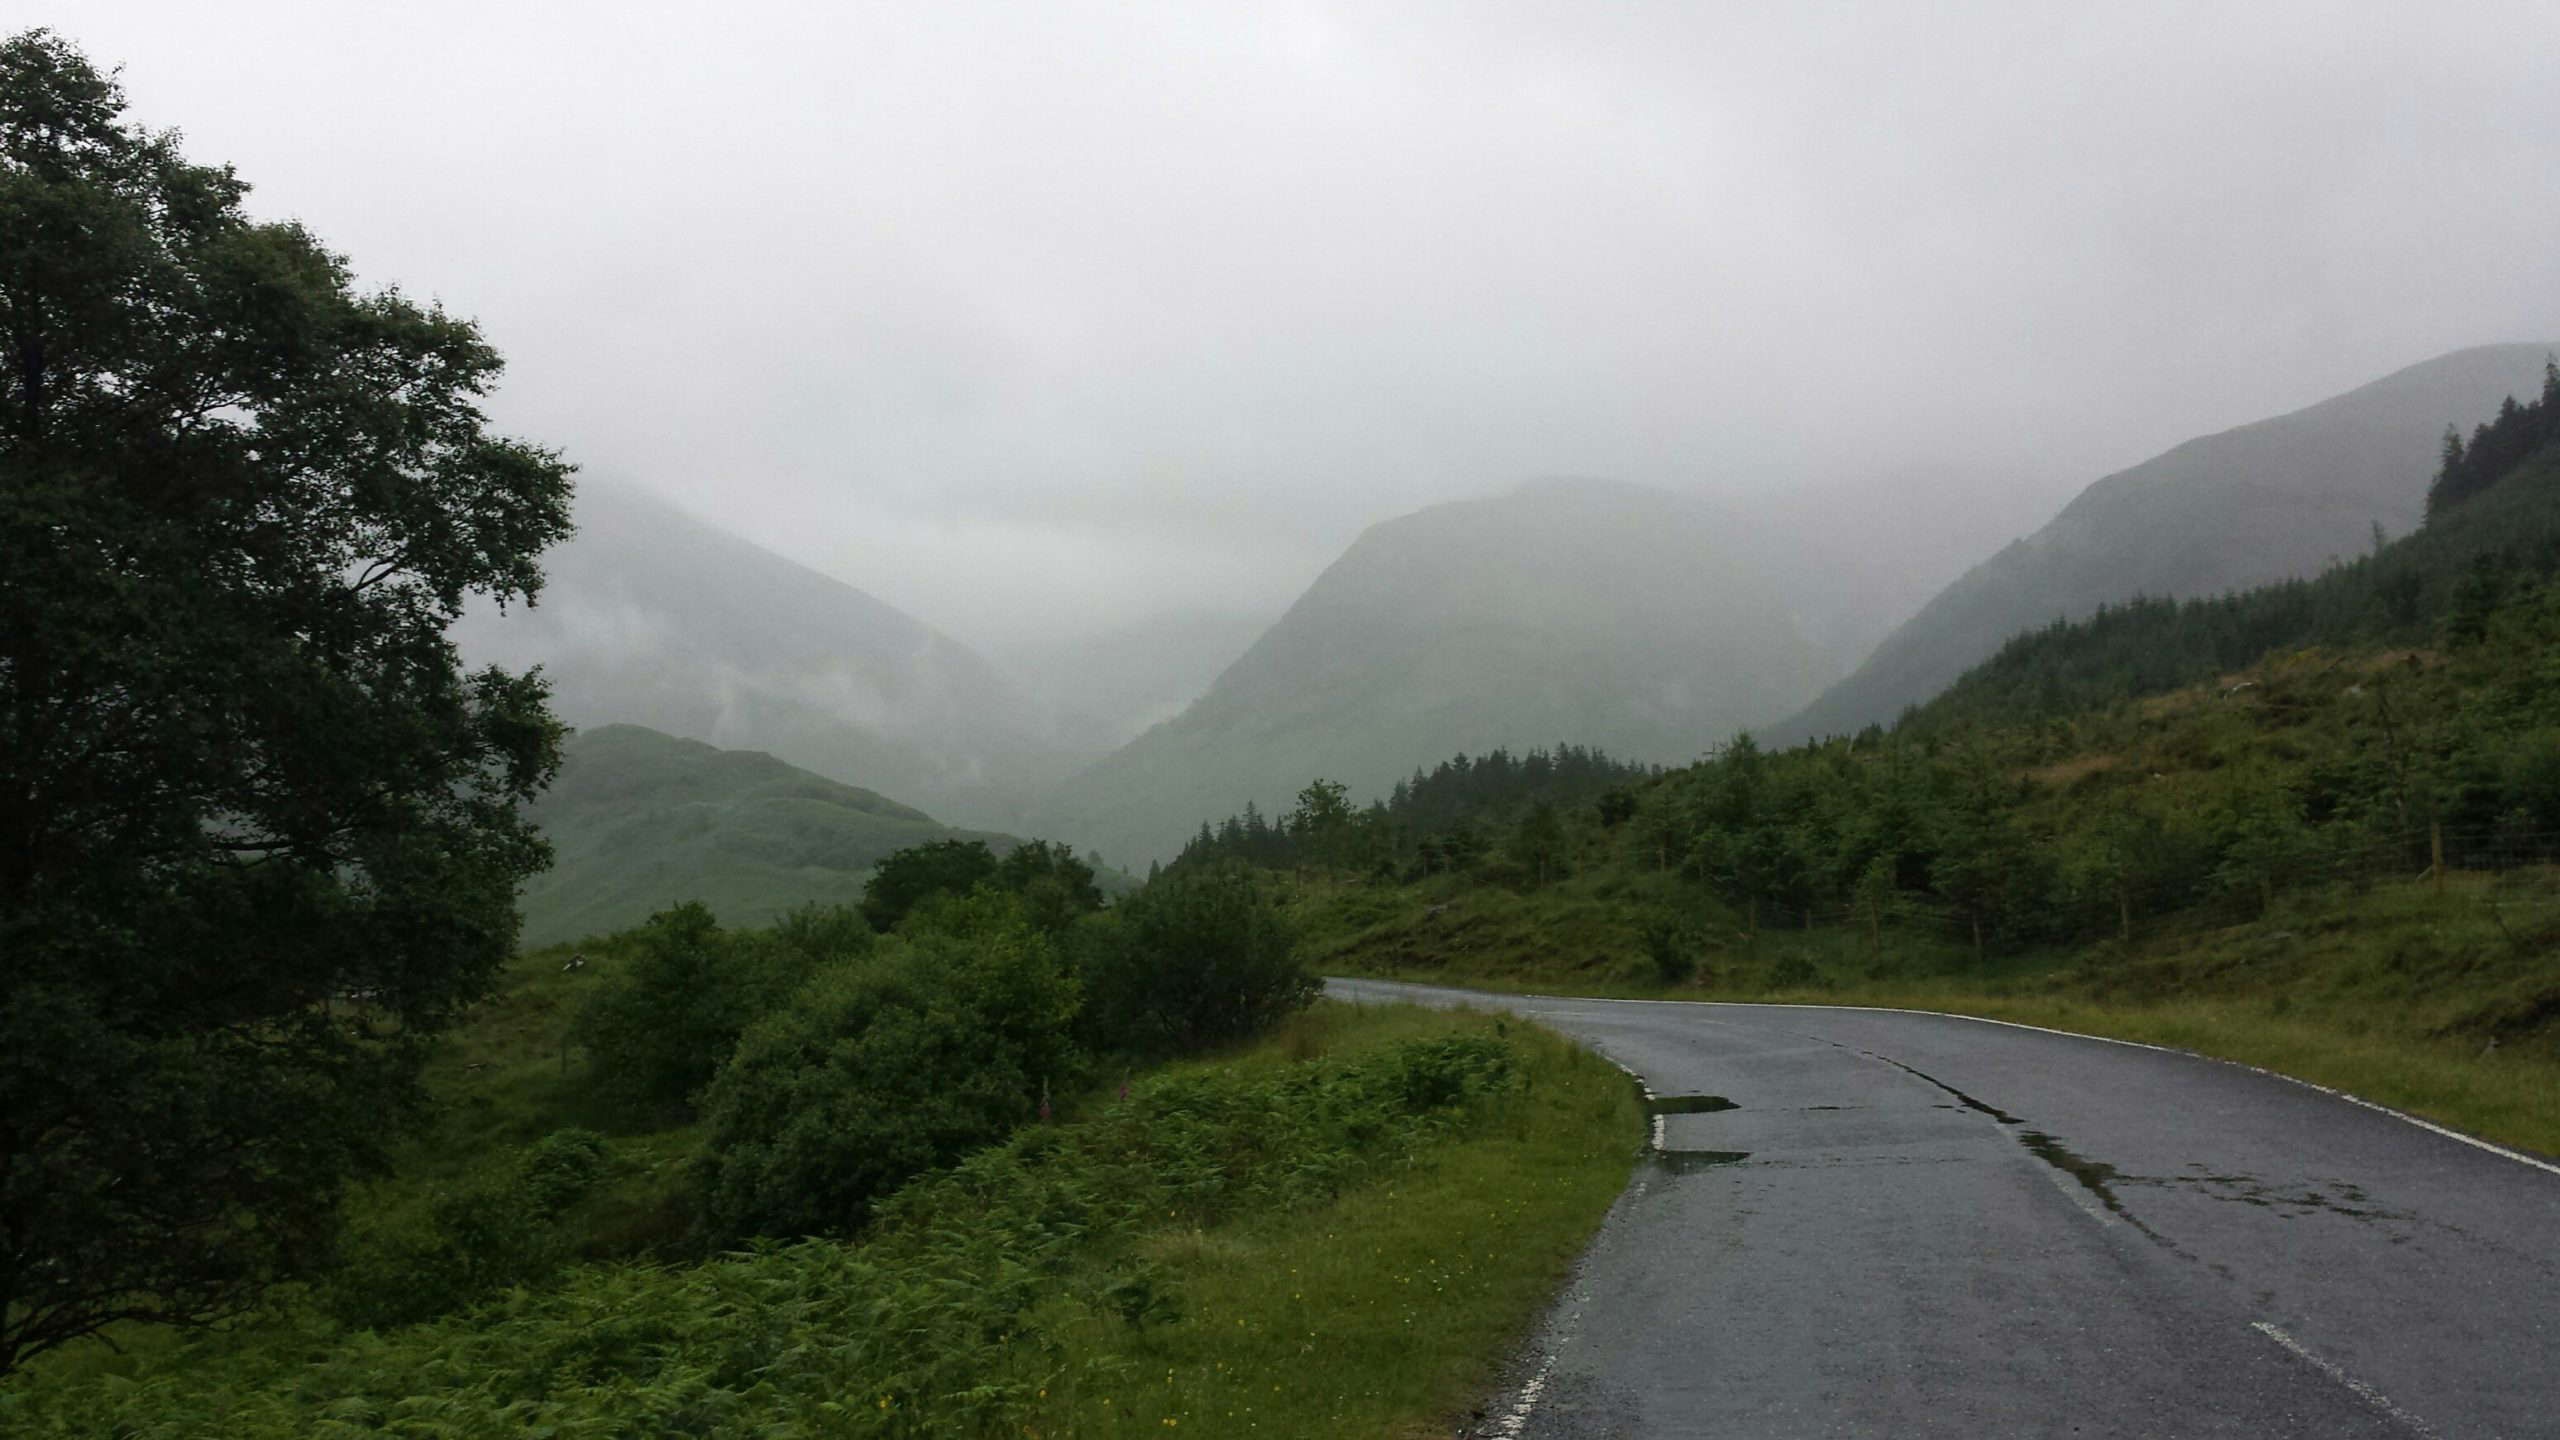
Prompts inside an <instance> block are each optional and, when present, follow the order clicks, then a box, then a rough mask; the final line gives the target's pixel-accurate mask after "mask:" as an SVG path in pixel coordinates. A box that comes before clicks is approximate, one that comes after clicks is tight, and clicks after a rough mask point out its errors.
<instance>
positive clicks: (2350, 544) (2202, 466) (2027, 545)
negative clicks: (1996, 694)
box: [1766, 343, 2553, 743]
mask: <svg viewBox="0 0 2560 1440" xmlns="http://www.w3.org/2000/svg"><path fill="white" fill-rule="evenodd" d="M2552 349H2553V346H2552V345H2551V344H2549V343H2536V344H2510V345H2484V346H2476V347H2473V348H2469V349H2463V350H2456V351H2452V352H2450V353H2448V354H2445V355H2440V356H2438V357H2436V358H2435V359H2432V360H2428V361H2424V362H2422V363H2420V364H2416V365H2412V366H2409V367H2408V368H2406V369H2403V370H2399V371H2395V372H2394V373H2392V374H2390V375H2386V376H2384V377H2382V378H2381V379H2379V380H2375V381H2373V382H2371V383H2369V384H2366V385H2363V386H2360V387H2358V388H2356V389H2354V390H2350V391H2348V392H2346V393H2345V394H2342V395H2338V396H2334V397H2332V398H2330V399H2328V400H2324V401H2321V402H2319V403H2318V404H2315V405H2311V406H2307V407H2305V408H2303V409H2300V410H2296V411H2293V412H2291V413H2289V414H2285V415H2280V416H2276V417H2274V418H2272V419H2268V420H2262V421H2258V422H2256V423H2254V424H2250V425H2243V426H2240V427H2238V428H2236V429H2232V430H2227V431H2223V432H2221V433H2219V434H2215V435H2207V436H2202V437H2199V438H2197V439H2193V440H2189V441H2187V442H2185V443H2183V444H2181V445H2178V446H2175V447H2174V448H2172V449H2170V450H2168V451H2166V452H2164V453H2162V454H2160V455H2158V456H2155V457H2154V458H2152V459H2150V460H2147V461H2145V462H2143V463H2142V464H2140V465H2136V466H2134V467H2133V468H2131V469H2128V470H2124V471H2120V472H2118V473H2116V474H2113V475H2110V476H2107V477H2106V478H2104V479H2102V480H2099V481H2097V482H2096V483H2094V484H2092V485H2090V486H2089V487H2088V488H2087V489H2086V490H2083V491H2082V492H2081V493H2080V495H2079V496H2078V497H2077V498H2075V499H2073V500H2072V501H2071V503H2070V504H2068V505H2066V506H2065V507H2063V510H2062V512H2061V513H2060V514H2058V515H2056V516H2055V517H2054V519H2053V520H2052V521H2051V522H2050V523H2049V524H2047V525H2046V526H2044V527H2043V528H2042V529H2040V530H2038V531H2037V532H2036V533H2035V534H2033V535H2030V536H2028V537H2026V538H2025V539H2022V540H2017V541H2013V542H2011V543H2010V544H2009V545H2008V546H2007V547H2006V548H2004V549H2002V550H2001V551H2000V552H1999V553H1998V554H1995V555H1993V556H1992V557H1991V558H1990V559H1988V560H1986V561H1984V562H1982V563H1981V564H1980V565H1977V566H1975V567H1974V568H1973V569H1972V570H1971V571H1969V572H1968V573H1967V574H1965V575H1964V576H1963V578H1961V579H1959V580H1957V581H1956V582H1955V583H1954V584H1952V585H1949V586H1948V587H1947V588H1946V589H1945V590H1944V591H1942V592H1940V593H1939V594H1938V596H1937V597H1936V598H1934V599H1932V600H1931V601H1929V603H1928V604H1927V605H1925V606H1923V607H1921V609H1920V611H1919V612H1918V613H1917V614H1916V615H1914V616H1912V617H1911V618H1910V619H1909V620H1907V621H1905V622H1904V623H1903V624H1902V625H1901V626H1900V627H1898V628H1897V629H1895V630H1894V631H1893V633H1892V634H1890V635H1888V636H1887V637H1886V638H1885V640H1884V641H1883V643H1881V644H1880V645H1878V646H1877V647H1876V650H1875V652H1874V654H1872V655H1870V656H1869V657H1868V658H1867V659H1866V661H1865V663H1864V664H1862V665H1860V666H1859V667H1858V668H1857V669H1856V670H1855V671H1854V672H1852V673H1851V674H1850V675H1849V676H1848V677H1847V678H1846V679H1844V680H1842V681H1840V683H1838V684H1837V685H1835V686H1833V687H1831V688H1830V689H1829V690H1828V691H1826V692H1824V694H1823V695H1822V696H1821V698H1819V699H1818V700H1816V701H1815V702H1814V703H1813V704H1811V705H1810V706H1808V707H1806V708H1805V709H1804V710H1803V711H1802V712H1801V713H1798V714H1796V715H1794V716H1793V717H1791V718H1790V719H1788V720H1787V721H1786V722H1784V723H1783V724H1780V725H1777V726H1775V727H1773V728H1772V729H1771V731H1770V733H1769V735H1768V736H1767V737H1766V738H1770V739H1773V740H1776V741H1778V742H1782V743H1784V742H1792V741H1795V740H1800V739H1806V738H1810V737H1812V736H1816V735H1822V734H1843V733H1848V732H1851V731H1855V730H1858V729H1860V728H1862V727H1864V726H1866V725H1868V724H1879V723H1890V722H1891V721H1892V720H1893V719H1894V717H1895V716H1896V715H1897V714H1899V713H1900V712H1901V711H1902V710H1903V709H1904V708H1905V707H1906V706H1910V705H1915V704H1920V703H1922V702H1925V701H1927V700H1928V699H1929V698H1931V697H1932V696H1934V695H1936V694H1938V693H1939V692H1940V691H1942V690H1944V689H1945V688H1946V687H1947V686H1949V685H1950V684H1952V683H1954V681H1955V680H1956V678H1957V677H1958V676H1960V675H1962V674H1963V673H1964V672H1965V671H1966V670H1967V669H1969V668H1971V667H1972V666H1973V665H1975V664H1977V663H1979V662H1981V661H1982V660H1985V659H1987V658H1989V657H1990V656H1991V654H1992V653H1993V652H1994V651H1996V650H1998V649H1999V648H2000V646H2001V644H2002V643H2003V642H2005V641H2006V640H2008V639H2009V638H2010V637H2011V636H2012V635H2015V634H2017V633H2019V632H2021V631H2024V630H2029V629H2032V628H2035V627H2037V626H2041V625H2044V624H2047V623H2050V622H2051V621H2054V620H2056V619H2079V618H2082V617H2085V616H2087V615H2089V614H2090V613H2092V612H2093V611H2095V610H2096V609H2097V608H2098V607H2099V606H2100V605H2104V604H2108V603H2110V602H2116V601H2123V600H2129V599H2132V598H2134V597H2135V596H2151V597H2157V598H2172V599H2180V598H2190V597H2197V596H2209V595H2219V594H2222V593H2224V592H2226V591H2233V590H2244V589H2248V588H2251V587H2253V586H2258V585H2264V584H2267V583H2270V582H2273V581H2277V580H2283V579H2290V578H2295V577H2300V576H2307V575H2313V574H2317V573H2318V572H2319V571H2320V570H2322V569H2323V568H2325V567H2326V566H2328V565H2330V564H2331V563H2333V562H2335V561H2337V560H2340V559H2343V558H2346V557H2350V556H2354V555H2357V554H2361V553H2363V552H2365V551H2367V550H2369V549H2371V548H2372V546H2373V536H2374V527H2375V526H2377V525H2379V526H2381V527H2382V529H2383V530H2384V532H2386V533H2387V534H2390V535H2405V534H2407V533H2408V532H2409V531H2411V530H2413V529H2415V528H2416V527H2417V525H2418V522H2419V520H2420V518H2421V515H2422V512H2423V509H2424V503H2425V498H2426V486H2427V477H2428V476H2429V475H2430V474H2432V473H2433V471H2434V468H2435V465H2436V462H2437V458H2438V452H2439V447H2440V445H2441V444H2442V439H2443V434H2444V429H2445V427H2446V426H2447V425H2448V424H2451V425H2455V426H2458V427H2459V428H2461V429H2462V431H2463V432H2464V433H2465V434H2468V433H2469V431H2470V429H2471V427H2472V426H2473V425H2474V424H2476V423H2478V422H2479V421H2481V420H2483V419H2486V418H2487V417H2488V416H2489V415H2490V414H2491V413H2492V412H2493V411H2495V410H2496V409H2497V407H2498V403H2499V401H2500V400H2502V399H2504V398H2505V397H2507V396H2509V395H2530V394H2534V393H2536V392H2538V391H2539V389H2540V388H2541V383H2542V365H2543V361H2544V358H2545V357H2546V356H2547V355H2549V354H2550V353H2551V351H2552Z"/></svg>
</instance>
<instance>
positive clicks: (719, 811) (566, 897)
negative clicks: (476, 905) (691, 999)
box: [520, 725, 1012, 948]
mask: <svg viewBox="0 0 2560 1440" xmlns="http://www.w3.org/2000/svg"><path fill="white" fill-rule="evenodd" d="M531 814H532V817H533V820H534V822H535V823H536V824H538V825H540V826H541V827H542V831H543V833H544V834H545V835H547V836H548V837H550V840H551V845H552V849H553V851H554V861H553V864H552V867H551V869H549V870H547V871H545V872H543V873H542V874H540V875H537V876H535V877H534V878H533V879H532V880H531V881H529V882H527V883H526V885H525V888H524V892H523V895H522V897H521V900H520V904H521V907H522V909H523V911H524V936H523V943H524V945H525V946H527V947H528V948H530V947H534V946H540V945H549V944H552V943H554V942H556V941H562V940H575V939H579V938H581V937H583V936H587V935H594V934H600V933H603V932H605V931H610V930H620V929H623V928H626V927H628V926H631V925H636V924H638V923H640V922H641V921H642V920H645V919H647V918H648V917H649V915H650V913H651V912H652V911H656V910H661V909H664V908H666V907H667V906H670V905H674V904H678V903H681V902H683V901H686V900H700V901H702V902H703V903H704V904H706V905H709V906H710V907H711V911H712V913H713V914H715V915H717V916H719V917H720V921H721V923H722V924H724V925H730V926H754V925H765V924H770V923H772V922H773V921H774V920H775V919H777V918H779V917H780V916H781V915H782V914H783V913H784V912H786V911H789V910H791V909H792V908H794V907H795V906H799V905H804V904H808V903H811V902H818V903H824V904H847V905H849V904H852V903H853V902H855V901H857V900H859V899H861V898H862V882H863V881H864V879H865V878H867V876H868V875H869V873H870V870H871V867H872V866H873V865H874V864H876V863H878V862H879V860H880V859H881V857H883V856H885V855H887V854H889V853H890V852H891V851H893V850H899V849H903V848H905V847H907V846H909V845H921V844H924V843H926V842H927V841H932V840H943V839H952V838H958V839H978V840H986V841H988V842H990V843H991V844H992V845H994V847H995V848H997V849H999V850H1001V849H1004V848H1007V847H1008V846H1010V845H1011V844H1012V841H1011V840H1010V839H1009V838H1008V837H1005V836H1001V835H989V834H984V833H979V832H969V831H960V830H954V829H952V828H950V827H949V826H946V825H942V824H939V823H937V822H936V821H935V820H934V819H933V818H932V817H931V816H929V815H927V814H925V813H924V812H923V811H921V810H916V809H911V808H909V807H908V806H905V805H901V804H899V803H897V802H896V801H894V800H890V799H887V798H885V797H883V796H880V795H877V794H874V793H873V792H871V791H869V790H863V789H859V788H857V787H855V786H851V785H842V784H838V783H837V782H835V781H833V780H829V779H827V778H826V777H824V776H821V775H813V774H810V773H809V772H808V771H806V770H802V769H799V768H797V767H796V766H792V765H787V764H784V763H783V762H782V761H780V760H777V759H775V758H774V757H772V756H770V755H764V754H758V753H756V752H753V751H745V750H722V749H718V748H715V747H713V746H710V745H705V744H703V743H702V742H701V741H699V740H679V739H677V738H676V737H675V736H672V735H662V734H660V733H659V732H657V731H655V730H649V729H644V728H642V727H640V726H637V725H607V726H604V727H602V728H600V729H595V730H585V731H581V732H579V733H578V734H576V735H574V736H572V737H570V740H569V743H568V746H567V748H566V751H565V753H564V754H563V756H562V759H561V764H560V775H559V778H558V779H556V780H554V781H553V782H552V785H551V788H550V789H549V790H547V791H545V792H544V793H543V795H542V797H541V798H540V799H538V800H536V801H535V802H534V804H533V807H532V810H531Z"/></svg>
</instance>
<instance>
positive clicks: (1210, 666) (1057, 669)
mask: <svg viewBox="0 0 2560 1440" xmlns="http://www.w3.org/2000/svg"><path fill="white" fill-rule="evenodd" d="M1271 620H1272V616H1271V615H1270V613H1269V612H1268V611H1265V612H1261V613H1258V614H1244V613H1238V612H1233V611H1224V610H1182V611H1174V612H1170V613H1166V614H1160V615H1151V616H1147V617H1145V618H1143V619H1139V620H1134V621H1130V622H1127V623H1124V624H1120V625H1115V626H1112V627H1110V628H1108V629H1104V630H1099V631H1094V632H1091V633H1087V634H1083V635H1078V636H1076V637H1074V638H1073V639H1072V640H1070V641H1066V642H1060V641H1057V640H1052V639H1045V638H1044V639H1041V640H1038V641H1036V642H1025V643H1021V644H1019V645H1017V646H1014V647H999V648H996V649H995V650H994V651H993V655H994V658H995V660H996V661H997V663H999V664H1001V665H1003V666H1004V670H1005V673H1006V674H1008V675H1014V676H1019V677H1021V679H1022V681H1023V683H1024V684H1025V685H1027V686H1029V687H1031V688H1032V689H1033V690H1035V691H1037V692H1038V693H1040V694H1042V695H1045V696H1047V697H1048V698H1049V700H1050V702H1051V703H1052V704H1053V705H1054V706H1055V707H1056V713H1057V714H1058V715H1059V716H1061V717H1062V718H1061V723H1062V724H1069V725H1081V726H1083V727H1085V728H1086V729H1088V730H1091V731H1093V732H1094V733H1098V734H1100V735H1102V736H1104V737H1105V738H1106V739H1107V741H1108V743H1109V744H1110V745H1114V746H1116V745H1124V744H1127V743H1128V742H1129V741H1131V740H1134V739H1136V738H1137V737H1138V736H1139V735H1141V734H1143V733H1145V731H1146V730H1147V729H1148V727H1150V726H1153V725H1157V724H1161V723H1162V722H1164V721H1167V720H1170V719H1172V718H1173V717H1174V716H1176V715H1179V714H1181V713H1182V712H1183V710H1184V708H1185V707H1187V706H1189V705H1190V704H1191V702H1192V701H1194V700H1197V699H1199V698H1200V697H1201V696H1202V695H1203V694H1206V693H1207V692H1208V689H1209V685H1210V683H1211V682H1212V681H1214V680H1216V679H1217V678H1218V675H1219V672H1221V671H1223V670H1225V669H1226V668H1227V667H1228V666H1229V665H1232V664H1234V663H1235V659H1236V657H1237V656H1239V655H1242V654H1243V653H1244V652H1245V650H1246V649H1247V648H1248V647H1250V646H1251V645H1252V644H1253V642H1254V641H1255V640H1256V639H1258V638H1260V636H1261V635H1262V632H1263V631H1265V630H1268V629H1270V628H1271Z"/></svg>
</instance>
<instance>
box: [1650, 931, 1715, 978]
mask: <svg viewBox="0 0 2560 1440" xmlns="http://www.w3.org/2000/svg"><path fill="white" fill-rule="evenodd" d="M1706 948H1707V932H1706V927H1705V926H1703V925H1700V924H1699V923H1698V922H1697V921H1695V920H1693V919H1690V918H1689V917H1687V916H1685V915H1666V914H1656V915H1654V916H1653V917H1652V918H1650V919H1649V920H1647V921H1646V922H1645V927H1644V953H1645V958H1646V959H1647V960H1650V961H1651V962H1653V978H1654V979H1655V980H1656V981H1658V982H1659V983H1661V984H1664V985H1681V984H1686V983H1687V982H1689V981H1690V980H1693V979H1696V978H1697V974H1698V957H1699V956H1700V955H1702V954H1704V953H1705V952H1706Z"/></svg>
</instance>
